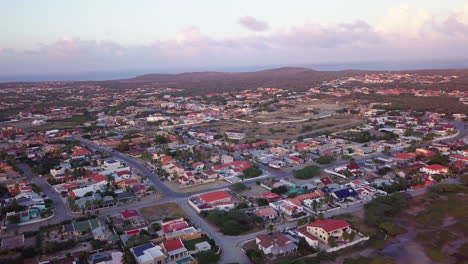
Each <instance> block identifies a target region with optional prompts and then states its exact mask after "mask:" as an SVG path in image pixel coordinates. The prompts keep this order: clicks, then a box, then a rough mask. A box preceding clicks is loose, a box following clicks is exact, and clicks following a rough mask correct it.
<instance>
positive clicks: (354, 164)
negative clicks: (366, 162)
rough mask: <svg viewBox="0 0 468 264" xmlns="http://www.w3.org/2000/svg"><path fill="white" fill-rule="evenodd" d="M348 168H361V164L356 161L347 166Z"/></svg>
mask: <svg viewBox="0 0 468 264" xmlns="http://www.w3.org/2000/svg"><path fill="white" fill-rule="evenodd" d="M346 168H348V170H359V169H360V168H361V167H359V165H357V164H356V163H351V164H349V165H348V166H346Z"/></svg>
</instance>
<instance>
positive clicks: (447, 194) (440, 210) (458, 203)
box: [416, 184, 468, 227]
mask: <svg viewBox="0 0 468 264" xmlns="http://www.w3.org/2000/svg"><path fill="white" fill-rule="evenodd" d="M430 190H431V193H430V195H427V198H426V199H427V202H428V203H429V205H428V206H427V208H426V209H425V210H424V211H422V212H420V213H419V214H417V215H416V222H417V223H419V224H421V225H422V226H431V227H438V226H440V225H442V223H443V222H444V219H445V218H446V217H448V216H451V217H453V218H454V219H455V220H457V221H465V222H468V203H466V200H465V197H466V194H468V188H466V187H464V186H462V185H455V184H443V185H438V186H433V187H431V189H430ZM461 194H465V195H464V196H463V195H461Z"/></svg>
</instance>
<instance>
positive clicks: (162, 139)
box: [154, 135, 169, 145]
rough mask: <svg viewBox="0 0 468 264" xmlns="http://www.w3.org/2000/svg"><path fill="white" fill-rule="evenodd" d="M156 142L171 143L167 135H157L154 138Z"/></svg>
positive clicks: (159, 143) (160, 143)
mask: <svg viewBox="0 0 468 264" xmlns="http://www.w3.org/2000/svg"><path fill="white" fill-rule="evenodd" d="M154 143H156V144H158V145H162V144H166V143H169V139H168V138H167V137H165V136H162V135H157V136H156V137H155V138H154Z"/></svg>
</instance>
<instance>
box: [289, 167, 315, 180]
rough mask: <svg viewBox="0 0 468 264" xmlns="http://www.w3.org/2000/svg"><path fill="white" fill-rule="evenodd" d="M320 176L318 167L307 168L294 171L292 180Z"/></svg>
mask: <svg viewBox="0 0 468 264" xmlns="http://www.w3.org/2000/svg"><path fill="white" fill-rule="evenodd" d="M319 174H320V167H318V166H314V165H311V166H307V167H304V168H303V169H301V170H297V171H294V178H297V179H310V178H313V177H315V176H318V175H319Z"/></svg>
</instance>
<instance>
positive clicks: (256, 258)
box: [245, 248, 265, 264]
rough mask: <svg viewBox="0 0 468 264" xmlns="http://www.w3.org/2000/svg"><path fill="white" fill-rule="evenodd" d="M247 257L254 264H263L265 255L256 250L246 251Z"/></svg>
mask: <svg viewBox="0 0 468 264" xmlns="http://www.w3.org/2000/svg"><path fill="white" fill-rule="evenodd" d="M245 253H246V255H247V257H249V258H250V260H251V261H252V262H253V263H255V264H261V263H264V259H265V255H264V254H263V252H262V251H260V250H259V249H256V248H252V249H248V250H247V251H246V252H245Z"/></svg>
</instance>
